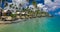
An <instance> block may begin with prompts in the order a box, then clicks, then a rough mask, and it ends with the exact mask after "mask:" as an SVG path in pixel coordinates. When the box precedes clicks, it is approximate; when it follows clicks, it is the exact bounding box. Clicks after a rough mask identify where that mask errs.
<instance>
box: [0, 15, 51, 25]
mask: <svg viewBox="0 0 60 32" xmlns="http://www.w3.org/2000/svg"><path fill="white" fill-rule="evenodd" d="M44 17H46V16H44ZM49 17H51V16H49ZM32 18H40V17H31V18H24V19H17V20H13V21H0V24H13V23H19V22H22V21H26V20H28V19H32Z"/></svg>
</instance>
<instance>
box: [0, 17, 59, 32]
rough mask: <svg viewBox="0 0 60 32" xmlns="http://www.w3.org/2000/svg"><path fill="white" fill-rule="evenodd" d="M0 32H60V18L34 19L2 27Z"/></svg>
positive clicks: (0, 26)
mask: <svg viewBox="0 0 60 32" xmlns="http://www.w3.org/2000/svg"><path fill="white" fill-rule="evenodd" d="M0 32H60V17H41V18H33V19H27V21H22V22H20V23H15V24H5V25H0Z"/></svg>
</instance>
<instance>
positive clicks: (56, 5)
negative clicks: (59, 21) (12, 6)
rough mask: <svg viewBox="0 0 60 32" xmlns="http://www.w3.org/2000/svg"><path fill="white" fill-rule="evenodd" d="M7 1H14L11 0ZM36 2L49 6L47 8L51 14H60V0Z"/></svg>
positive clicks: (37, 0)
mask: <svg viewBox="0 0 60 32" xmlns="http://www.w3.org/2000/svg"><path fill="white" fill-rule="evenodd" d="M7 1H8V2H12V1H11V0H7ZM31 2H32V0H30V4H31ZM36 2H37V3H42V4H44V5H45V6H46V7H47V10H48V12H49V13H50V14H52V15H60V0H36ZM2 6H3V4H2Z"/></svg>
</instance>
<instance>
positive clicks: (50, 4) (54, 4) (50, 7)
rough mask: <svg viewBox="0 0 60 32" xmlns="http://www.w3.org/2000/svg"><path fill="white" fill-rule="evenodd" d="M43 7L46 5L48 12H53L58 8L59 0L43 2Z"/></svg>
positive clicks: (59, 6) (59, 5)
mask: <svg viewBox="0 0 60 32" xmlns="http://www.w3.org/2000/svg"><path fill="white" fill-rule="evenodd" d="M45 5H47V7H48V10H49V11H54V10H55V9H56V8H60V0H54V2H52V1H51V0H45Z"/></svg>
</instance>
